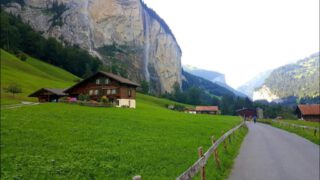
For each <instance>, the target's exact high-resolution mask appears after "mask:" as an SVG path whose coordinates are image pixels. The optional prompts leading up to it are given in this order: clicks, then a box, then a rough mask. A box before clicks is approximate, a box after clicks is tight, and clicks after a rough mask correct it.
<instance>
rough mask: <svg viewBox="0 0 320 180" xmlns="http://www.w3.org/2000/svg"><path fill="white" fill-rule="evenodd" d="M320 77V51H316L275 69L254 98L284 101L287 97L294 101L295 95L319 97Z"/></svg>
mask: <svg viewBox="0 0 320 180" xmlns="http://www.w3.org/2000/svg"><path fill="white" fill-rule="evenodd" d="M319 78H320V76H319V53H316V54H313V55H311V56H310V57H308V58H305V59H302V60H299V61H298V62H296V63H293V64H288V65H285V66H282V67H279V68H277V69H275V70H273V71H272V72H271V74H270V75H269V76H268V77H267V78H266V80H265V82H264V83H263V85H262V86H261V87H260V88H257V89H256V90H255V91H254V93H253V100H260V99H266V100H268V101H269V102H271V101H276V102H280V103H282V102H284V101H285V100H286V99H290V101H292V98H293V97H295V98H296V99H297V100H300V99H306V98H307V99H308V98H311V99H314V98H317V99H319V96H320V92H319V91H320V89H319V88H320V87H319ZM318 101H319V100H318ZM284 103H285V102H284Z"/></svg>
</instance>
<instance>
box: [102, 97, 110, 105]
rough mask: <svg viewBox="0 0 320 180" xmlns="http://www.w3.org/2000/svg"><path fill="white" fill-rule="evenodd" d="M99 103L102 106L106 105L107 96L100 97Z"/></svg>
mask: <svg viewBox="0 0 320 180" xmlns="http://www.w3.org/2000/svg"><path fill="white" fill-rule="evenodd" d="M100 102H102V103H103V104H108V103H109V99H108V98H107V96H102V97H101V99H100Z"/></svg>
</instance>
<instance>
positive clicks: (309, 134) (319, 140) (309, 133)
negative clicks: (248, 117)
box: [260, 120, 320, 145]
mask: <svg viewBox="0 0 320 180" xmlns="http://www.w3.org/2000/svg"><path fill="white" fill-rule="evenodd" d="M282 121H283V122H287V123H292V124H297V125H303V126H310V127H318V128H319V125H320V123H317V122H308V121H298V120H281V122H282ZM260 122H263V123H266V124H270V125H272V126H274V127H277V128H281V129H284V130H286V131H289V132H292V133H295V134H297V135H299V136H301V137H304V138H306V139H308V140H309V141H311V142H313V143H315V144H319V145H320V132H317V135H316V136H314V131H313V130H303V129H301V128H292V127H290V126H287V125H280V124H279V123H276V122H272V121H271V120H260Z"/></svg>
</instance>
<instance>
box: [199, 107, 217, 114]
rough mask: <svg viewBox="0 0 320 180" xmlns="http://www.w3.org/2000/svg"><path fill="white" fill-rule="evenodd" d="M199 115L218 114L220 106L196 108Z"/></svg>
mask: <svg viewBox="0 0 320 180" xmlns="http://www.w3.org/2000/svg"><path fill="white" fill-rule="evenodd" d="M195 111H196V113H197V114H218V112H219V108H218V106H196V109H195Z"/></svg>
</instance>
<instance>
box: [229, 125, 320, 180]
mask: <svg viewBox="0 0 320 180" xmlns="http://www.w3.org/2000/svg"><path fill="white" fill-rule="evenodd" d="M247 125H248V128H249V133H248V135H247V136H246V138H245V140H244V142H243V144H242V146H241V150H240V154H239V156H238V157H237V159H236V160H235V164H234V167H233V170H232V171H231V174H230V176H229V180H319V166H320V165H319V163H320V162H319V161H320V160H319V158H320V157H319V156H320V155H319V153H320V151H319V146H318V145H316V144H314V143H312V142H310V141H308V140H306V139H304V138H302V137H299V136H297V135H295V134H292V133H289V132H286V131H283V130H280V129H278V128H274V127H271V126H269V125H265V124H260V123H256V124H253V123H248V124H247Z"/></svg>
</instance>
